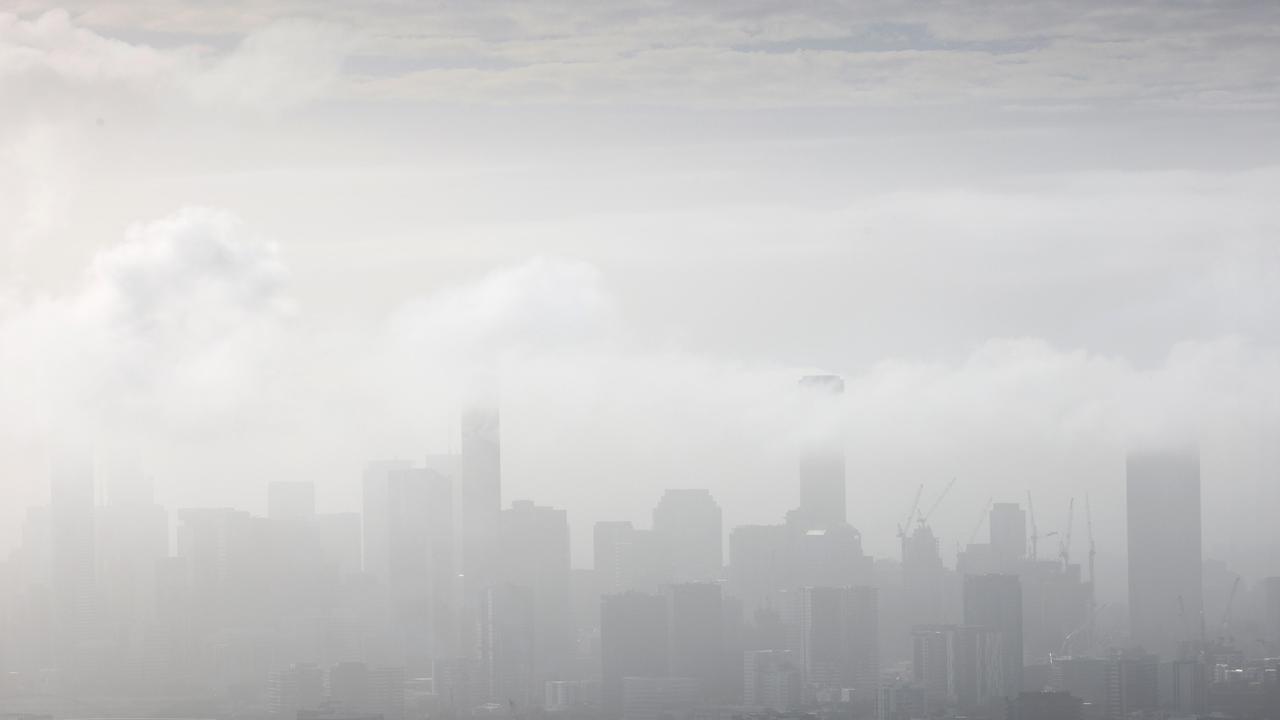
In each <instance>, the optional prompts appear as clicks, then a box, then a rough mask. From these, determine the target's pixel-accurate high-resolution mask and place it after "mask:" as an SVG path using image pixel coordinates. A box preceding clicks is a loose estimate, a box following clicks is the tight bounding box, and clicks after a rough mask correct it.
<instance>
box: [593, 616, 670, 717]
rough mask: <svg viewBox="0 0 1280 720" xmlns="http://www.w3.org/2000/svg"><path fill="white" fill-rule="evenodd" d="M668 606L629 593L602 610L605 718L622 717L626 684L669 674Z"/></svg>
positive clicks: (602, 669) (602, 689)
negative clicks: (635, 680)
mask: <svg viewBox="0 0 1280 720" xmlns="http://www.w3.org/2000/svg"><path fill="white" fill-rule="evenodd" d="M669 627H670V626H669V624H668V621H667V603H666V600H665V598H663V597H662V596H661V595H651V594H647V593H639V592H626V593H622V594H619V595H609V596H606V597H605V598H604V599H603V600H602V601H601V606H600V656H601V696H602V701H603V709H604V716H605V717H606V718H616V717H620V716H621V714H622V709H623V685H624V683H623V681H624V679H625V678H628V677H644V678H660V677H666V676H667V674H668V665H667V654H668V648H667V644H668V642H669V639H668V632H669Z"/></svg>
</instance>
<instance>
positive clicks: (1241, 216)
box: [0, 0, 1280, 596]
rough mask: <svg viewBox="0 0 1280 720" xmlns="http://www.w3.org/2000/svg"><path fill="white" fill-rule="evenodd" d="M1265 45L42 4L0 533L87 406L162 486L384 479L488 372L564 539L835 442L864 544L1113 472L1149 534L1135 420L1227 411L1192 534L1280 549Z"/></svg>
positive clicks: (117, 450)
mask: <svg viewBox="0 0 1280 720" xmlns="http://www.w3.org/2000/svg"><path fill="white" fill-rule="evenodd" d="M1278 36H1280V6H1277V5H1276V4H1275V3H1271V2H1243V1H1242V2H1215V3H1209V2H1194V1H1191V0H1186V1H1181V2H1154V1H1152V2H1130V3H1115V2H1092V1H1083V2H1081V1H1077V2H1048V1H1046V0H1032V1H1031V2H1026V3H1017V4H1010V3H996V2H979V3H945V2H944V3H925V2H906V1H902V2H896V1H895V2H889V1H878V2H857V3H841V2H792V3H778V2H765V1H760V2H752V1H744V2H740V3H711V2H680V3H668V2H635V3H631V2H617V1H615V0H605V1H603V2H596V3H568V2H547V1H539V2H534V3H524V2H521V3H515V2H502V1H499V2H490V3H455V2H428V3H400V2H391V1H389V0H388V1H385V2H373V3H339V2H300V1H290V0H266V1H265V2H234V1H233V2H226V3H217V4H212V3H202V2H194V1H193V0H153V1H143V2H112V1H110V0H104V1H101V2H83V3H77V2H65V3H49V2H44V1H43V0H17V2H16V3H15V2H14V1H13V0H9V2H6V3H3V4H0V501H3V502H0V548H6V547H12V545H13V544H14V543H15V542H17V540H18V538H19V537H20V533H21V524H22V519H23V516H24V513H25V508H26V507H27V506H28V505H32V504H38V503H41V502H43V501H44V499H45V498H46V497H47V475H46V467H47V463H48V457H49V453H50V448H51V447H54V446H57V445H59V444H60V443H62V442H66V441H68V440H71V441H73V442H76V443H83V444H88V445H90V446H92V448H93V449H94V452H95V455H96V456H97V457H98V459H99V464H100V466H101V467H102V468H104V475H106V474H109V470H106V469H105V468H110V467H113V466H114V465H115V464H136V465H139V466H141V467H143V468H145V469H146V472H147V473H148V474H149V475H150V476H152V477H153V478H154V479H155V482H156V484H157V489H158V496H159V499H160V500H161V501H163V502H165V503H166V504H169V505H171V506H175V507H176V506H181V505H233V506H237V507H245V508H248V509H253V510H258V511H261V510H263V509H265V485H266V483H267V482H268V481H270V480H275V479H289V480H295V479H309V480H313V481H315V482H316V483H317V485H318V488H319V502H320V506H321V509H324V510H340V509H354V508H356V507H358V499H359V476H360V471H361V468H362V467H363V465H364V464H365V463H366V462H367V461H370V460H374V459H379V458H385V457H404V458H410V459H412V458H415V457H420V456H423V455H426V454H429V453H436V452H447V451H449V450H452V449H456V447H457V423H456V416H457V412H458V409H459V408H460V407H461V406H462V405H464V404H465V403H466V402H467V399H468V397H470V396H471V394H472V393H474V392H476V391H477V390H476V389H477V388H480V387H492V386H495V385H496V386H498V387H500V388H501V390H500V393H501V397H502V411H503V430H504V437H503V452H504V456H503V463H504V465H503V471H504V477H503V482H504V498H505V499H507V500H512V499H521V498H532V499H535V500H538V501H539V502H542V503H546V504H552V505H556V506H560V507H565V508H567V509H568V510H569V514H570V519H571V522H572V524H573V531H574V544H575V563H576V564H578V565H587V564H588V563H589V562H590V553H589V537H590V532H589V530H590V524H591V522H593V521H594V520H596V519H613V518H621V519H631V520H634V521H636V522H638V523H642V524H647V523H648V517H649V512H650V510H651V508H652V507H653V505H654V504H655V503H656V501H657V499H658V497H659V496H660V494H661V491H662V489H663V488H667V487H709V488H710V489H711V490H712V491H713V493H714V494H715V496H716V497H717V499H718V500H719V502H720V504H721V505H722V507H723V508H724V510H725V520H726V524H727V525H729V526H732V525H736V524H742V523H763V522H774V521H776V520H777V519H778V518H779V517H780V515H781V513H782V512H783V511H784V510H785V509H786V508H789V507H792V506H794V504H795V502H796V500H797V494H798V490H797V487H796V481H795V463H796V457H797V454H798V453H799V452H800V451H801V450H802V449H803V447H805V446H806V444H807V443H811V442H814V441H815V439H818V438H823V437H828V436H830V435H831V434H833V433H837V434H838V435H839V437H841V438H842V441H843V442H844V444H845V447H846V451H847V457H848V468H849V478H848V483H849V497H850V507H849V517H850V521H851V522H852V523H853V524H854V525H856V526H857V527H859V528H860V529H861V530H862V532H863V535H864V544H865V546H866V547H867V549H868V550H870V551H872V552H874V553H875V554H877V555H881V556H891V555H893V554H894V553H895V552H896V539H895V537H894V532H895V526H896V524H897V523H898V522H900V521H901V519H902V516H904V515H905V514H906V510H907V506H908V504H909V502H910V500H911V496H912V495H913V494H914V491H915V488H916V487H917V486H918V485H919V484H921V483H923V484H924V485H925V487H926V491H925V497H926V499H927V498H929V497H930V496H931V495H934V494H936V493H938V492H940V491H941V489H942V488H943V487H944V486H945V485H946V483H947V482H948V481H949V480H951V479H952V478H955V479H956V484H955V487H954V489H953V490H952V492H951V494H950V495H949V496H948V497H947V498H946V499H945V501H944V502H943V503H942V504H941V505H940V506H939V510H938V511H937V513H936V514H935V516H934V519H933V522H934V525H935V529H936V530H937V531H938V532H939V533H940V534H941V535H942V536H943V551H944V555H947V556H953V554H954V545H955V543H957V542H965V541H967V540H968V539H969V538H970V537H971V536H974V535H975V534H977V537H979V538H981V536H982V534H985V531H983V532H982V533H981V534H978V533H979V531H978V530H975V528H977V527H978V526H979V517H980V515H981V511H982V509H983V507H984V506H985V504H986V502H987V500H988V498H994V499H995V500H997V501H1001V500H1004V501H1020V500H1022V499H1024V498H1025V496H1026V493H1027V492H1028V491H1030V492H1031V493H1032V494H1033V496H1034V498H1035V505H1036V510H1037V519H1038V521H1039V524H1040V526H1041V527H1042V529H1043V530H1044V531H1046V532H1047V531H1049V530H1050V529H1060V528H1063V527H1065V525H1066V508H1067V504H1068V501H1069V499H1070V498H1072V497H1075V498H1077V503H1076V505H1077V507H1080V505H1081V502H1080V500H1081V499H1082V497H1083V496H1084V495H1086V494H1087V495H1088V496H1089V498H1090V503H1091V507H1092V512H1093V516H1094V517H1093V524H1094V528H1095V534H1096V535H1097V540H1098V552H1099V562H1100V564H1103V565H1104V566H1105V567H1106V568H1113V569H1114V568H1119V569H1120V570H1122V561H1123V554H1124V547H1123V537H1124V527H1123V461H1124V455H1125V452H1126V451H1127V450H1128V449H1130V448H1134V447H1146V446H1161V445H1182V444H1186V443H1195V444H1196V445H1198V447H1199V448H1200V451H1201V457H1202V463H1203V482H1204V515H1205V549H1206V554H1208V555H1211V556H1213V557H1217V558H1220V559H1224V560H1227V561H1228V562H1230V563H1231V564H1232V565H1233V567H1236V568H1238V569H1240V570H1242V571H1247V572H1251V573H1254V574H1262V573H1267V574H1280V553H1277V552H1276V551H1277V550H1280V537H1278V536H1277V535H1278V533H1277V531H1276V530H1275V529H1274V527H1273V526H1274V523H1272V522H1270V521H1269V520H1268V519H1267V518H1266V517H1263V516H1260V514H1259V513H1258V512H1257V510H1256V509H1257V508H1258V507H1268V506H1271V507H1274V506H1275V503H1276V502H1277V501H1280V482H1277V474H1278V473H1280V446H1278V445H1277V443H1276V442H1275V438H1276V437H1277V431H1280V347H1278V345H1280V326H1278V325H1277V323H1276V322H1275V318H1277V317H1280V314H1278V311H1280V209H1277V204H1276V203H1275V201H1274V198H1275V197H1276V195H1277V190H1280V132H1278V130H1280V127H1278V126H1280V84H1278V82H1277V80H1276V78H1280V50H1277V49H1276V48H1278V47H1280V42H1277V41H1278V40H1280V37H1278ZM809 372H833V373H838V374H840V375H842V376H844V377H845V379H846V394H845V399H844V401H843V403H842V404H841V405H840V407H839V408H838V410H836V411H834V412H828V411H824V412H821V413H817V412H815V411H814V409H813V408H809V407H805V406H804V402H803V400H801V399H798V398H797V397H796V393H795V392H794V387H795V381H796V378H798V377H799V376H800V375H802V374H805V373H809ZM1081 520H1083V518H1080V517H1077V523H1076V528H1077V530H1076V535H1075V541H1076V545H1075V552H1076V554H1077V556H1078V557H1079V556H1082V555H1083V553H1084V551H1085V549H1084V548H1085V546H1084V542H1085V541H1084V540H1083V537H1082V535H1083V533H1082V531H1081V527H1082V526H1081V522H1080V521H1081ZM979 529H980V528H979ZM1115 586H1116V587H1118V585H1115ZM1100 592H1101V593H1102V594H1103V595H1104V596H1105V595H1106V588H1105V583H1104V587H1103V588H1101V589H1100Z"/></svg>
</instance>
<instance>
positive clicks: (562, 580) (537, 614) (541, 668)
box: [499, 500, 573, 682]
mask: <svg viewBox="0 0 1280 720" xmlns="http://www.w3.org/2000/svg"><path fill="white" fill-rule="evenodd" d="M501 528H502V529H501V549H500V552H499V568H500V576H501V578H500V579H501V582H502V583H509V584H511V585H514V586H517V587H521V588H525V589H527V591H528V592H529V593H530V602H531V603H532V607H533V622H534V627H535V629H536V635H535V637H536V642H535V645H534V650H533V652H534V662H535V667H534V671H535V673H536V674H537V676H536V677H535V679H536V680H538V681H539V682H540V681H542V680H545V679H549V678H558V677H561V676H562V675H563V673H564V672H565V671H566V670H567V666H568V664H569V659H570V656H571V655H572V647H573V617H572V606H571V602H572V600H571V597H570V571H569V567H570V563H569V519H568V515H567V513H565V511H564V510H561V509H558V508H553V507H547V506H545V505H535V504H534V503H532V502H530V501H528V500H520V501H516V502H514V503H512V504H511V507H510V508H508V509H506V510H503V511H502V515H501Z"/></svg>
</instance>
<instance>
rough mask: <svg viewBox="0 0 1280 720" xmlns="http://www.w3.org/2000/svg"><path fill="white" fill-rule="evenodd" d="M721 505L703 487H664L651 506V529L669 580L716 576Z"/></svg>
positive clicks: (719, 563)
mask: <svg viewBox="0 0 1280 720" xmlns="http://www.w3.org/2000/svg"><path fill="white" fill-rule="evenodd" d="M721 524H722V520H721V513H720V506H719V505H717V504H716V501H715V499H714V498H713V497H711V493H710V491H708V490H704V489H675V490H667V491H666V492H665V493H663V495H662V499H661V500H659V501H658V505H657V507H655V508H654V510H653V532H654V534H655V535H657V536H658V542H659V543H660V544H661V545H662V551H663V553H664V555H665V556H666V557H665V559H666V562H667V565H668V581H669V582H677V583H686V582H702V581H707V580H717V579H719V578H720V575H721V571H722V570H723V568H724V550H723V544H724V540H723V530H722V527H721Z"/></svg>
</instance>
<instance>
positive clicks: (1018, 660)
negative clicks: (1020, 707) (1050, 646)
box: [964, 574, 1022, 697]
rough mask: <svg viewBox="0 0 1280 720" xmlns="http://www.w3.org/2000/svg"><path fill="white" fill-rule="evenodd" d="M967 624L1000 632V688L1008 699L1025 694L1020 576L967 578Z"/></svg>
mask: <svg viewBox="0 0 1280 720" xmlns="http://www.w3.org/2000/svg"><path fill="white" fill-rule="evenodd" d="M964 622H965V625H970V626H974V627H979V628H986V629H989V630H995V631H997V632H998V633H1000V636H999V645H1000V647H999V649H998V651H997V650H996V649H994V648H993V649H992V650H993V652H997V654H998V656H999V666H1000V672H999V673H998V675H997V676H996V678H997V679H998V682H993V683H991V684H990V685H991V686H992V687H993V688H994V687H996V686H997V685H998V688H999V689H1000V690H1001V691H1002V692H1003V693H1004V696H1005V697H1017V695H1018V693H1019V692H1021V691H1022V584H1021V582H1020V580H1019V578H1018V576H1017V575H994V574H992V575H967V576H965V579H964Z"/></svg>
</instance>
